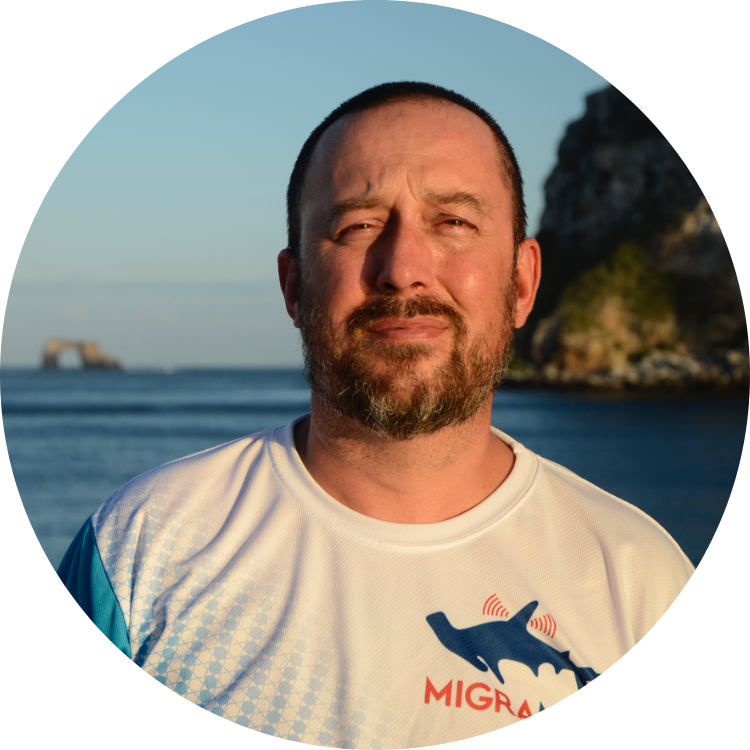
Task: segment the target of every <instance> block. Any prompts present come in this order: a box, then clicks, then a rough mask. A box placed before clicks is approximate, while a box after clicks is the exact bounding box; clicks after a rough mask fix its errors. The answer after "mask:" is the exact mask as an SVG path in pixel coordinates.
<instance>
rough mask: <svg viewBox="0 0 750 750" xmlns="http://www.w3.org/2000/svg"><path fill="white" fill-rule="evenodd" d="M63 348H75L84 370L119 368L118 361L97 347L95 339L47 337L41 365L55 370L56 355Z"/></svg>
mask: <svg viewBox="0 0 750 750" xmlns="http://www.w3.org/2000/svg"><path fill="white" fill-rule="evenodd" d="M64 349H77V350H78V353H79V354H80V355H81V366H82V367H83V368H84V369H86V370H119V369H120V363H119V362H118V361H117V360H116V359H115V358H114V357H110V356H109V354H105V353H104V352H103V351H101V350H100V349H99V344H97V343H96V341H69V340H67V339H47V341H46V342H45V344H44V351H43V352H42V367H43V368H44V369H46V370H56V369H58V368H59V367H60V365H59V363H58V361H57V357H58V355H59V354H60V352H61V351H63V350H64Z"/></svg>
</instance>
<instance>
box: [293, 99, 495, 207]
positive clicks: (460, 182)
mask: <svg viewBox="0 0 750 750" xmlns="http://www.w3.org/2000/svg"><path fill="white" fill-rule="evenodd" d="M399 175H400V176H407V177H409V178H410V179H411V180H412V181H413V182H415V183H419V182H424V181H427V182H430V181H435V180H437V181H442V182H443V183H444V184H442V185H440V186H439V187H441V188H444V189H446V190H447V189H452V188H454V189H457V190H463V189H467V187H472V186H471V184H470V183H476V185H475V187H481V188H484V190H485V191H495V190H497V189H498V188H499V189H500V190H502V188H503V187H504V186H505V179H504V172H503V169H502V167H501V163H500V158H499V153H498V144H497V141H496V139H495V136H494V134H493V132H492V130H491V129H490V128H489V126H488V125H487V124H486V123H485V122H484V121H482V120H481V119H480V118H479V117H478V116H477V115H475V114H474V113H473V112H470V111H469V110H467V109H465V108H463V107H460V106H458V105H456V104H453V103H451V102H443V101H438V100H426V101H417V102H393V103H389V104H386V105H383V106H381V107H378V108H376V109H372V110H367V111H366V112H362V113H357V114H355V115H349V116H346V117H344V118H342V119H341V120H338V121H337V122H335V123H334V124H333V125H331V127H330V128H328V130H327V131H326V132H325V133H324V134H323V136H322V137H321V139H320V141H319V142H318V144H317V146H316V147H315V150H314V152H313V155H312V159H311V162H310V167H309V169H308V174H307V179H306V180H305V187H306V190H305V193H308V192H314V193H315V194H316V195H317V196H319V197H322V195H321V193H329V192H331V191H333V192H335V193H339V192H341V191H342V190H343V191H351V190H354V191H356V192H363V191H364V192H370V191H372V190H375V189H377V188H378V187H383V186H384V184H385V183H387V182H388V180H389V178H394V177H397V176H399ZM379 183H380V184H379ZM498 183H502V185H499V184H498ZM428 187H435V186H428ZM309 188H311V189H312V190H308V189H309Z"/></svg>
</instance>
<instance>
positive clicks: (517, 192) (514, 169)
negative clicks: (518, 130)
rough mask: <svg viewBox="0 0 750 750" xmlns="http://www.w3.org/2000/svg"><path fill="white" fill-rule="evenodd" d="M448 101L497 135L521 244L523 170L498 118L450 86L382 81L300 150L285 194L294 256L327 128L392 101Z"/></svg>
mask: <svg viewBox="0 0 750 750" xmlns="http://www.w3.org/2000/svg"><path fill="white" fill-rule="evenodd" d="M429 100H433V101H447V102H451V103H453V104H457V105H458V106H459V107H463V108H464V109H468V110H469V112H473V113H474V114H475V115H477V117H479V118H480V119H481V120H483V121H484V122H485V123H486V124H487V125H488V126H489V128H490V130H491V131H492V134H493V135H494V136H495V142H496V143H497V150H498V155H499V157H500V164H501V166H502V169H503V172H504V174H503V178H504V180H505V182H506V184H507V186H508V189H509V191H510V197H511V203H512V211H513V241H514V244H515V246H516V248H518V245H519V244H520V243H521V242H522V241H523V240H524V239H525V237H526V206H525V204H524V200H523V180H522V178H521V170H520V169H519V167H518V162H517V161H516V157H515V154H514V153H513V148H512V147H511V145H510V143H509V142H508V139H507V138H506V137H505V133H503V131H502V129H501V128H500V126H499V125H498V124H497V122H496V121H495V118H494V117H492V115H491V114H490V113H489V112H487V110H485V109H483V108H482V107H480V106H479V105H478V104H476V103H475V102H473V101H471V99H467V98H466V97H465V96H462V95H461V94H458V93H456V92H455V91H451V90H450V89H446V88H443V87H442V86H436V85H435V84H432V83H422V82H418V81H397V82H394V83H381V84H380V85H379V86H373V87H372V88H369V89H367V90H366V91H363V92H362V93H361V94H357V95H356V96H353V97H352V98H351V99H347V100H346V101H345V102H344V103H343V104H340V105H339V106H338V107H336V109H334V110H333V112H331V114H329V115H328V117H326V118H325V120H323V122H321V123H320V125H318V127H317V128H315V130H313V131H312V133H310V135H309V136H308V138H307V140H306V141H305V144H304V145H303V146H302V150H301V151H300V152H299V156H298V157H297V161H296V162H295V164H294V169H293V170H292V176H291V177H290V178H289V187H288V188H287V193H286V210H287V242H288V249H289V252H290V253H291V255H292V257H293V258H295V259H298V257H299V245H300V240H301V237H300V234H301V220H300V214H301V209H302V197H303V192H304V187H305V178H306V177H307V171H308V168H309V166H310V161H311V160H312V155H313V151H314V150H315V146H317V144H318V141H319V140H320V139H321V137H322V136H323V133H325V131H326V130H328V128H329V127H330V126H331V125H333V123H335V122H336V121H337V120H340V119H341V118H343V117H346V116H347V115H352V114H358V113H362V112H366V111H368V110H370V109H377V108H378V107H382V106H384V105H386V104H390V103H392V102H420V101H421V102H424V101H429Z"/></svg>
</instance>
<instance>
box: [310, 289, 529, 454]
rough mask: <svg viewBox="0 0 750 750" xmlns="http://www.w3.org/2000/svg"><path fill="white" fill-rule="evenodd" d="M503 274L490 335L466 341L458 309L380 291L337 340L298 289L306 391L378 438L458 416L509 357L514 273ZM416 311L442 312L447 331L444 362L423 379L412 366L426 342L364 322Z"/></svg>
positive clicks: (425, 429)
mask: <svg viewBox="0 0 750 750" xmlns="http://www.w3.org/2000/svg"><path fill="white" fill-rule="evenodd" d="M510 278H511V282H510V284H509V288H508V289H507V290H506V292H505V295H504V299H503V300H502V301H501V305H500V307H501V311H500V318H501V319H500V320H498V321H497V325H496V326H495V327H494V330H493V335H492V338H491V339H490V337H489V336H486V337H485V338H483V339H481V340H477V341H475V342H473V343H472V344H469V342H468V340H467V339H468V336H467V326H466V322H465V320H464V318H463V316H462V315H461V314H460V313H459V312H458V310H456V309H455V308H454V307H452V306H450V305H448V304H446V303H445V302H442V301H440V300H437V299H435V298H433V297H428V296H419V295H417V296H414V297H409V298H407V299H403V298H400V297H392V296H387V297H380V298H378V299H376V300H374V301H373V302H370V303H367V304H365V305H362V306H361V307H359V308H357V309H356V310H354V312H353V313H352V314H351V315H350V316H349V318H348V319H347V322H346V329H345V330H346V342H345V345H344V346H337V344H336V343H335V335H334V330H333V327H332V326H331V324H330V322H329V321H328V320H327V319H326V317H325V305H324V304H322V303H321V301H320V300H317V301H315V302H308V297H307V295H306V294H304V293H303V290H302V289H300V299H299V310H300V330H301V333H302V345H303V353H304V359H305V375H306V377H307V380H308V383H309V384H310V388H311V390H312V392H313V394H314V395H315V396H316V397H317V398H318V399H319V400H320V401H321V402H322V403H323V405H325V406H327V407H328V408H329V409H331V410H333V411H334V412H335V413H337V414H339V415H341V416H343V417H345V418H348V419H351V420H354V421H355V422H357V423H359V424H361V425H364V426H365V427H368V428H370V429H372V430H373V431H374V432H375V433H376V434H378V435H379V436H381V437H389V438H396V439H401V440H408V439H411V438H414V437H417V436H419V435H427V434H430V433H433V432H436V431H438V430H441V429H443V428H445V427H451V426H456V425H459V424H462V423H464V422H466V421H467V420H468V419H470V418H471V417H472V416H473V415H474V414H476V412H477V411H478V410H479V408H480V407H481V406H483V405H484V404H485V403H486V402H487V400H488V399H490V398H491V397H492V394H493V393H494V391H495V389H496V388H497V387H498V386H499V384H500V381H501V379H502V375H503V372H504V371H505V368H506V367H507V366H508V363H509V361H510V354H511V351H512V347H513V336H514V333H515V328H514V321H515V307H516V294H517V286H516V279H515V274H512V275H511V277H510ZM420 315H429V316H433V317H439V318H443V319H444V320H445V321H446V322H447V323H448V325H449V327H450V328H451V330H452V333H453V345H452V349H451V351H450V353H449V355H448V357H447V360H446V361H445V362H444V363H443V364H442V365H441V366H440V367H438V368H437V369H436V370H435V372H433V373H432V375H431V376H429V377H424V376H422V377H420V376H419V375H418V373H417V370H418V365H419V363H420V362H422V361H424V360H426V359H428V358H429V357H430V356H432V355H434V347H433V346H430V345H428V344H401V343H395V342H386V341H381V340H373V339H372V338H371V337H370V336H369V335H368V326H369V325H371V324H372V323H373V322H375V321H377V320H380V319H383V318H394V317H395V318H407V319H408V318H415V317H418V316H420ZM368 355H369V356H368ZM373 359H374V360H375V362H376V364H373V362H372V360H373Z"/></svg>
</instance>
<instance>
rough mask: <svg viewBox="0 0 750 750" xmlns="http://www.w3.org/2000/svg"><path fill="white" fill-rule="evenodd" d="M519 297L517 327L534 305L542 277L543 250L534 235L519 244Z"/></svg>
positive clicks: (517, 271)
mask: <svg viewBox="0 0 750 750" xmlns="http://www.w3.org/2000/svg"><path fill="white" fill-rule="evenodd" d="M516 274H517V277H518V298H517V302H516V328H520V327H521V326H522V325H523V324H524V323H525V322H526V318H528V317H529V313H530V312H531V309H532V308H533V307H534V300H535V299H536V292H537V289H539V281H540V279H541V278H542V251H541V249H540V248H539V243H538V242H537V241H536V240H535V239H534V238H533V237H527V238H526V239H525V240H524V241H523V242H522V243H521V244H520V245H519V246H518V262H517V264H516Z"/></svg>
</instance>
